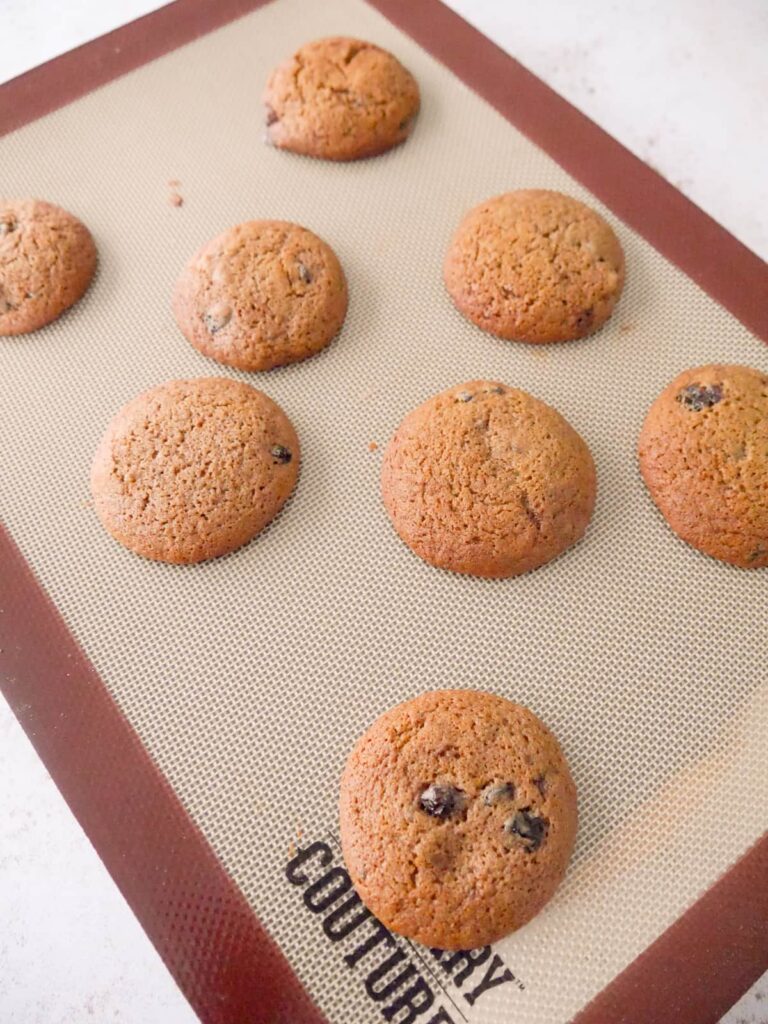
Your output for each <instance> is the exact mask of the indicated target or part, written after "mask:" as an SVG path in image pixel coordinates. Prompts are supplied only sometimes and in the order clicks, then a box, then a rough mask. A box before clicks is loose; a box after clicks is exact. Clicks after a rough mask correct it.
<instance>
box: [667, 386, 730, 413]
mask: <svg viewBox="0 0 768 1024" xmlns="http://www.w3.org/2000/svg"><path fill="white" fill-rule="evenodd" d="M722 397H723V388H722V385H721V384H712V385H710V386H707V385H704V384H689V385H688V387H686V388H683V390H682V391H679V392H678V394H677V401H678V402H680V404H681V405H684V406H685V408H686V409H690V410H691V412H701V410H702V409H711V408H712V406H713V405H717V403H718V402H719V401H720V399H721V398H722Z"/></svg>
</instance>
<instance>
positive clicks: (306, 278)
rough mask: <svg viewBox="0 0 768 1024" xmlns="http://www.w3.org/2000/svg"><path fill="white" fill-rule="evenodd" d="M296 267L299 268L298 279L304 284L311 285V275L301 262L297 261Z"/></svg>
mask: <svg viewBox="0 0 768 1024" xmlns="http://www.w3.org/2000/svg"><path fill="white" fill-rule="evenodd" d="M297 266H298V268H299V277H300V278H301V280H302V281H303V282H304V284H311V283H312V275H311V274H310V272H309V268H308V267H306V266H305V265H304V264H303V263H302V262H301V260H297Z"/></svg>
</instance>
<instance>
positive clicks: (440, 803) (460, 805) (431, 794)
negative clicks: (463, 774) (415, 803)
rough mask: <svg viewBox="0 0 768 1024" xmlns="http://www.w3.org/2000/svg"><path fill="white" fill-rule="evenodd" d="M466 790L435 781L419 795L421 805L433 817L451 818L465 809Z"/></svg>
mask: <svg viewBox="0 0 768 1024" xmlns="http://www.w3.org/2000/svg"><path fill="white" fill-rule="evenodd" d="M465 804H466V798H465V796H464V791H463V790H461V789H457V788H456V787H455V786H449V785H444V784H441V783H437V782H433V783H432V785H431V786H427V788H426V789H425V790H424V792H423V793H422V794H421V796H420V797H419V807H420V808H421V809H422V811H424V812H425V814H429V815H431V816H432V817H433V818H450V816H451V815H452V814H456V813H457V812H459V811H462V810H463V809H464V806H465Z"/></svg>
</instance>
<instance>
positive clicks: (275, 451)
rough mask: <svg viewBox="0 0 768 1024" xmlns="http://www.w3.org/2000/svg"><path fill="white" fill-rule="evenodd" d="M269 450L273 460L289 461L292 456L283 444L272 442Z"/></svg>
mask: <svg viewBox="0 0 768 1024" xmlns="http://www.w3.org/2000/svg"><path fill="white" fill-rule="evenodd" d="M270 452H271V454H272V458H273V459H274V460H275V462H290V461H291V459H292V458H293V454H292V453H291V449H290V448H286V447H285V445H284V444H273V445H272V447H271V448H270Z"/></svg>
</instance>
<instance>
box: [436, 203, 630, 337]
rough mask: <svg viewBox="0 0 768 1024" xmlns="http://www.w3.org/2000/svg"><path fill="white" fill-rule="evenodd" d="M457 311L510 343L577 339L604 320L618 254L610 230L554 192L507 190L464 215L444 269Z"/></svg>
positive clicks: (614, 292) (615, 290)
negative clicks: (511, 341) (504, 193)
mask: <svg viewBox="0 0 768 1024" xmlns="http://www.w3.org/2000/svg"><path fill="white" fill-rule="evenodd" d="M444 276H445V283H446V286H447V288H448V292H449V294H450V296H451V298H452V299H453V302H454V304H455V305H456V307H457V309H459V310H460V311H461V312H462V313H463V314H464V316H466V317H468V319H470V320H471V321H472V322H473V323H476V324H477V325H478V327H482V328H483V330H486V331H490V332H491V333H492V334H497V335H498V336H499V337H501V338H507V339H509V340H513V341H528V342H550V341H570V340H572V339H574V338H583V337H584V336H585V335H587V334H591V333H592V332H593V331H596V330H597V329H598V327H600V326H601V325H602V324H603V323H604V322H605V321H606V320H607V319H608V317H609V316H610V315H611V313H612V312H613V307H614V306H615V305H616V302H617V300H618V298H619V295H620V294H621V289H622V287H623V285H624V254H623V252H622V249H621V245H620V244H619V240H618V239H617V238H616V235H615V234H614V233H613V231H612V229H611V227H610V226H609V225H608V224H607V223H606V222H605V221H604V220H603V218H602V217H601V216H600V215H599V214H598V213H596V212H595V211H594V210H592V209H590V207H588V206H585V205H584V203H580V202H579V201H578V200H576V199H572V198H571V197H570V196H564V195H562V194H561V193H560V192H549V191H546V190H543V189H532V190H521V191H519V192H508V193H506V195H501V196H497V197H496V198H495V199H488V200H487V201H486V202H484V203H481V204H480V205H479V206H476V207H475V209H474V210H471V211H470V212H469V213H468V214H467V215H466V217H465V218H464V220H463V221H462V222H461V224H460V225H459V228H458V230H457V232H456V234H455V235H454V238H453V241H452V242H451V245H450V248H449V250H448V254H447V256H446V259H445V267H444Z"/></svg>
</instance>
